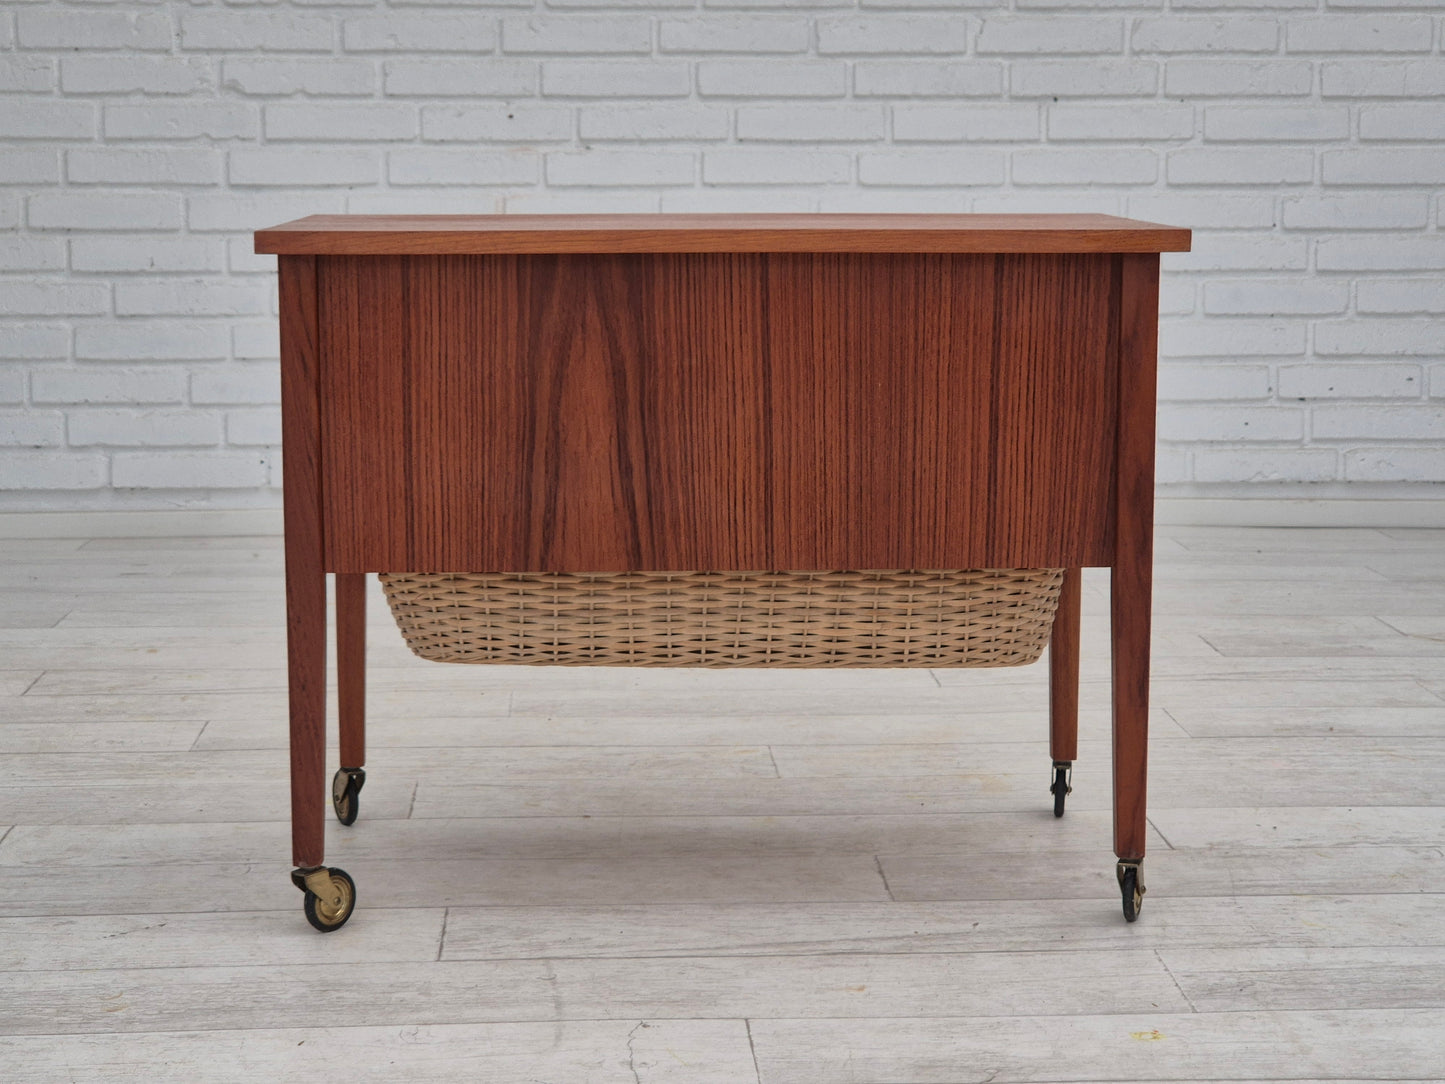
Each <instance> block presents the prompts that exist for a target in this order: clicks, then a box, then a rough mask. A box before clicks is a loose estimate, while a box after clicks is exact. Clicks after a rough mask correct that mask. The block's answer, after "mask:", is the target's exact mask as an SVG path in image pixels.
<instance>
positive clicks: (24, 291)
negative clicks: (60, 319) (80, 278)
mask: <svg viewBox="0 0 1445 1084" xmlns="http://www.w3.org/2000/svg"><path fill="white" fill-rule="evenodd" d="M109 311H110V287H109V286H107V285H106V284H104V283H100V282H66V281H63V280H56V279H49V280H46V279H40V280H28V279H25V280H23V279H5V280H0V312H3V313H5V314H6V315H7V316H99V315H101V314H103V313H107V312H109Z"/></svg>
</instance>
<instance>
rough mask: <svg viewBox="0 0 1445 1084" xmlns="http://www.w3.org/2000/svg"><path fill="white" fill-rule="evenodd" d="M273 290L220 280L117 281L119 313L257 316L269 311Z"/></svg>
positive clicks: (116, 291) (116, 298)
mask: <svg viewBox="0 0 1445 1084" xmlns="http://www.w3.org/2000/svg"><path fill="white" fill-rule="evenodd" d="M269 302H270V290H269V288H267V287H263V286H260V285H254V286H253V285H250V284H235V283H231V282H228V281H226V280H224V279H223V280H220V281H198V282H184V281H182V282H177V281H165V280H160V281H147V280H144V279H141V280H135V281H125V280H122V281H120V282H117V283H116V284H115V311H116V313H117V314H118V315H120V316H255V315H257V314H259V313H264V312H268V311H270V303H269Z"/></svg>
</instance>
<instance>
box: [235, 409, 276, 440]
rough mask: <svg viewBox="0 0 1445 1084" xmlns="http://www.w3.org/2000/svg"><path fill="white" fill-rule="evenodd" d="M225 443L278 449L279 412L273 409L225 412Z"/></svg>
mask: <svg viewBox="0 0 1445 1084" xmlns="http://www.w3.org/2000/svg"><path fill="white" fill-rule="evenodd" d="M226 443H227V444H240V445H247V444H249V445H261V446H269V447H280V445H281V411H280V410H277V409H276V408H274V407H266V408H262V409H257V410H230V411H227V412H226Z"/></svg>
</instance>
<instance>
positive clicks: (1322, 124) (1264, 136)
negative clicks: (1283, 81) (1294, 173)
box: [1204, 105, 1350, 143]
mask: <svg viewBox="0 0 1445 1084" xmlns="http://www.w3.org/2000/svg"><path fill="white" fill-rule="evenodd" d="M1349 137H1350V111H1349V110H1348V109H1345V108H1344V107H1342V106H1338V107H1332V106H1325V107H1310V106H1293V105H1282V106H1233V105H1211V106H1208V107H1207V108H1206V109H1205V110H1204V138H1205V139H1206V140H1224V141H1232V142H1236V143H1251V142H1255V143H1289V142H1304V143H1329V142H1336V141H1338V142H1345V141H1347V140H1348V139H1349Z"/></svg>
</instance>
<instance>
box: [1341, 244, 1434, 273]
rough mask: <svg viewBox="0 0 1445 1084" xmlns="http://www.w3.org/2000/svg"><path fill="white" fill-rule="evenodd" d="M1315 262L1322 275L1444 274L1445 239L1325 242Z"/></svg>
mask: <svg viewBox="0 0 1445 1084" xmlns="http://www.w3.org/2000/svg"><path fill="white" fill-rule="evenodd" d="M1315 261H1316V264H1317V266H1318V267H1319V269H1320V270H1321V271H1438V270H1445V238H1437V237H1388V238H1381V239H1369V240H1365V239H1360V240H1356V239H1355V238H1325V239H1322V240H1320V241H1319V242H1317V244H1316V248H1315Z"/></svg>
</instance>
